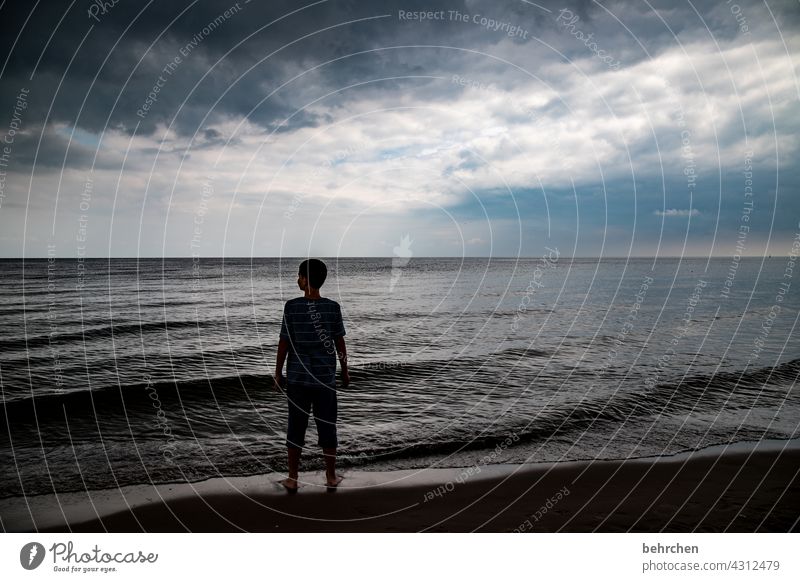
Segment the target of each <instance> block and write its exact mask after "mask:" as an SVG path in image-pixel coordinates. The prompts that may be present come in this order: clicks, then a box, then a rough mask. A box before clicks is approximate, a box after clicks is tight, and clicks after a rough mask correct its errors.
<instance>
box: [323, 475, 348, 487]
mask: <svg viewBox="0 0 800 582" xmlns="http://www.w3.org/2000/svg"><path fill="white" fill-rule="evenodd" d="M342 479H344V477H342V476H341V475H334V476H333V478H331V477H328V478H327V479H326V482H325V484H326V485H327V486H328V491H331V490H335V489H336V488H337V487H338V486H339V483H341V482H342Z"/></svg>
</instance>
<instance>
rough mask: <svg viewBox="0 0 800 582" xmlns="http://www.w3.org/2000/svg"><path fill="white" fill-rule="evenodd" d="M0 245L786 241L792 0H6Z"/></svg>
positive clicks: (791, 146)
mask: <svg viewBox="0 0 800 582" xmlns="http://www.w3.org/2000/svg"><path fill="white" fill-rule="evenodd" d="M0 44H1V45H2V52H0V59H1V60H0V62H1V65H0V66H1V67H2V68H0V140H2V143H0V240H1V241H2V247H0V256H2V257H26V258H27V257H30V258H33V257H46V256H56V257H63V258H75V257H161V256H168V257H211V256H213V257H217V256H226V257H261V256H269V257H277V256H287V257H298V256H324V257H348V256H385V257H390V256H452V257H460V256H498V257H516V256H523V257H541V256H546V255H548V254H549V252H550V251H549V250H548V249H558V251H559V253H560V255H561V256H581V257H582V256H592V257H595V256H599V257H628V256H631V257H634V256H701V257H707V256H720V257H730V256H734V255H742V256H763V255H766V254H770V255H787V254H789V252H790V251H791V249H792V243H793V241H794V240H795V239H796V238H797V237H798V236H799V235H800V195H799V194H800V192H798V188H799V187H800V164H798V163H797V160H798V149H799V148H798V146H799V145H800V144H799V140H798V136H800V131H798V130H800V107H799V106H798V103H799V100H800V81H798V74H799V73H800V71H799V70H798V65H799V64H800V60H799V59H798V55H799V54H800V3H798V2H797V0H785V1H773V0H767V1H764V2H748V1H739V0H737V1H736V2H733V1H732V0H731V1H725V0H721V1H715V2H695V1H693V2H688V1H687V2H682V1H681V0H675V1H662V2H654V1H652V0H641V1H637V2H596V1H591V2H570V1H564V2H546V1H542V2H530V1H527V0H514V1H512V0H509V1H494V2H492V1H488V0H487V1H470V0H464V1H456V0H453V1H447V2H413V1H398V2H376V1H371V2H368V1H355V0H348V1H335V0H330V1H324V0H322V1H316V2H308V3H306V2H303V1H300V2H297V1H294V2H285V1H284V2H282V1H274V2H273V1H270V2H259V1H257V0H256V1H252V2H248V1H247V0H240V1H239V2H231V1H230V0H222V1H205V0H194V1H192V0H178V1H174V2H173V1H171V2H155V1H151V2H135V1H133V0H117V1H116V3H114V2H105V3H103V2H98V1H95V0H92V1H89V0H75V1H71V2H66V1H65V2H59V1H51V0H48V1H47V2H44V1H39V2H4V3H2V4H1V5H0Z"/></svg>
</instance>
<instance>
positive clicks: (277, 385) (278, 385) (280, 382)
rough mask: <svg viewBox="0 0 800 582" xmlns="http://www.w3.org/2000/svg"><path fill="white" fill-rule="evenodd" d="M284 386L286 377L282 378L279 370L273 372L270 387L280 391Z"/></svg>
mask: <svg viewBox="0 0 800 582" xmlns="http://www.w3.org/2000/svg"><path fill="white" fill-rule="evenodd" d="M284 386H286V378H284V377H283V374H281V373H280V372H275V376H274V380H273V382H272V389H273V390H275V392H281V391H282V390H283V388H284Z"/></svg>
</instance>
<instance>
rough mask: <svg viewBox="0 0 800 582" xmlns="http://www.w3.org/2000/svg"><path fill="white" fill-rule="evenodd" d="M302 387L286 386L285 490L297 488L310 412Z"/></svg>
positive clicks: (308, 396) (305, 391) (306, 396)
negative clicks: (286, 476)
mask: <svg viewBox="0 0 800 582" xmlns="http://www.w3.org/2000/svg"><path fill="white" fill-rule="evenodd" d="M308 392H309V391H308V390H307V389H304V387H303V386H298V385H292V384H290V385H288V386H287V387H286V398H287V400H288V401H289V422H288V427H287V429H286V452H287V456H288V458H289V478H288V479H285V480H284V481H282V483H283V485H284V487H286V488H287V489H294V488H296V487H297V475H298V472H299V470H300V455H301V453H302V451H303V445H304V444H305V440H306V429H307V428H308V416H309V414H310V412H311V398H310V395H309V393H308Z"/></svg>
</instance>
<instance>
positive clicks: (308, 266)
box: [297, 259, 328, 289]
mask: <svg viewBox="0 0 800 582" xmlns="http://www.w3.org/2000/svg"><path fill="white" fill-rule="evenodd" d="M297 276H298V281H297V284H298V285H299V286H300V288H301V289H303V288H304V285H303V282H302V281H301V280H302V279H305V282H306V283H308V286H309V287H312V288H314V289H319V288H320V287H322V284H323V283H324V282H325V279H326V278H327V276H328V267H326V266H325V263H323V262H322V261H320V260H319V259H306V260H305V261H303V262H302V263H300V271H299V273H298V274H297Z"/></svg>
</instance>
